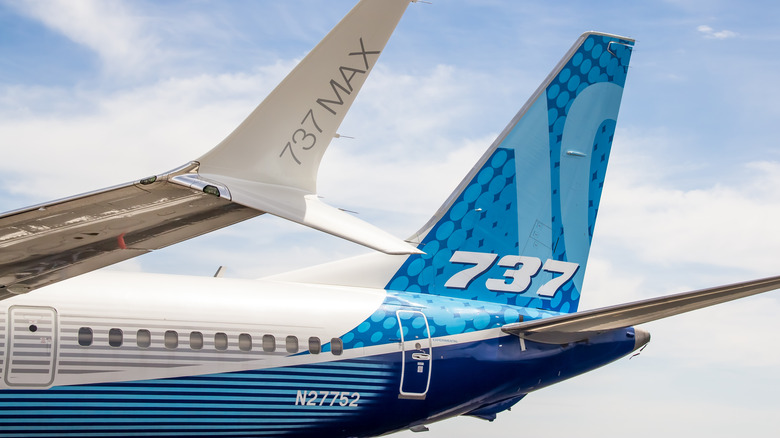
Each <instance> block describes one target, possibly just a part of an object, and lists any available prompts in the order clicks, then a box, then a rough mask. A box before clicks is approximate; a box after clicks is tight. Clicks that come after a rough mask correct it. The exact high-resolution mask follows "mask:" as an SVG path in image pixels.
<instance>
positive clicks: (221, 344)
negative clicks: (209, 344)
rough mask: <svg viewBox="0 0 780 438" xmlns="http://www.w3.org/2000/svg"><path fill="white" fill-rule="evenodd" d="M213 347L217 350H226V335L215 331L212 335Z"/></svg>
mask: <svg viewBox="0 0 780 438" xmlns="http://www.w3.org/2000/svg"><path fill="white" fill-rule="evenodd" d="M214 348H216V349H217V350H227V348H228V337H227V335H226V334H224V333H217V334H215V335H214Z"/></svg>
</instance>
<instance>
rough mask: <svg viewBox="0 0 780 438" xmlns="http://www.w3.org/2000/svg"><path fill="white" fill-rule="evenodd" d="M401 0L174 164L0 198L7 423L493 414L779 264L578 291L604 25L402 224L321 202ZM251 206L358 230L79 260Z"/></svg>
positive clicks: (602, 133) (211, 422)
mask: <svg viewBox="0 0 780 438" xmlns="http://www.w3.org/2000/svg"><path fill="white" fill-rule="evenodd" d="M408 4H409V1H408V0H393V1H387V0H384V1H377V0H373V1H372V0H363V1H361V2H360V3H359V4H358V5H357V6H356V7H355V9H353V11H352V12H351V13H350V14H349V15H347V16H346V17H345V18H344V20H342V22H341V23H339V24H338V25H337V26H336V28H334V30H333V31H332V32H331V33H330V34H328V36H326V37H325V39H324V40H323V41H322V42H321V43H320V44H319V45H318V46H317V47H316V48H315V49H314V50H312V52H311V53H310V54H309V55H308V56H307V57H306V58H304V60H303V61H301V63H300V64H299V66H298V67H296V69H295V70H294V71H293V72H291V73H290V75H289V76H288V77H287V78H286V79H285V80H284V81H283V82H282V83H281V84H280V85H279V86H278V87H277V88H276V89H275V90H274V91H273V92H272V93H271V94H270V95H269V96H268V97H267V98H266V100H265V101H263V103H261V105H260V106H259V107H258V108H257V109H256V110H255V111H254V112H253V113H252V114H251V115H250V116H249V117H248V118H247V120H246V121H245V122H244V123H242V124H241V125H240V126H239V127H238V128H237V129H236V131H234V132H233V133H232V134H231V135H230V136H228V137H227V138H226V139H225V141H223V142H222V143H220V144H219V145H218V146H217V147H216V148H215V149H213V150H212V151H210V152H208V153H206V154H205V155H203V156H201V157H199V158H198V159H196V160H193V161H192V162H190V163H188V164H185V165H184V166H182V167H181V168H178V169H175V170H173V171H171V172H166V173H163V174H160V175H156V176H153V177H148V178H142V179H139V180H137V181H134V182H132V183H129V184H124V185H120V186H116V187H112V188H108V189H103V190H99V191H97V192H93V193H89V194H85V195H79V196H76V197H73V198H68V199H65V200H60V201H54V202H50V203H46V204H42V205H36V206H33V207H28V208H25V209H21V210H17V211H14V212H9V213H6V214H4V215H2V216H0V236H2V237H0V244H2V246H3V252H2V255H1V256H0V264H2V266H3V272H2V274H1V275H2V277H1V278H2V283H3V285H2V288H1V289H2V298H3V299H2V301H0V315H2V316H0V319H2V321H1V322H0V335H2V339H3V342H2V344H3V345H2V346H0V354H1V355H2V366H0V373H1V374H2V383H0V386H1V387H2V389H3V390H2V391H0V407H2V410H0V430H2V432H3V434H4V435H5V436H137V435H142V434H143V435H153V436H182V435H184V436H198V435H209V436H212V435H213V436H278V435H290V436H311V435H318V436H376V435H381V434H385V433H390V432H393V431H399V430H406V429H411V430H414V431H422V430H425V428H426V425H427V424H430V423H433V422H436V421H440V420H444V419H447V418H451V417H455V416H459V415H470V416H474V417H478V418H483V419H488V420H491V419H494V418H496V414H498V413H499V412H502V411H504V410H506V409H508V408H509V407H511V406H513V405H514V404H515V403H517V402H519V401H520V400H521V399H522V398H523V397H525V396H526V395H527V394H528V393H531V392H533V391H536V390H538V389H541V388H544V387H547V386H550V385H552V384H554V383H558V382H560V381H563V380H565V379H568V378H571V377H573V376H576V375H578V374H581V373H583V372H586V371H588V370H591V369H593V368H596V367H599V366H602V365H605V364H607V363H609V362H612V361H614V360H616V359H618V358H620V357H624V356H625V355H628V354H631V353H632V352H634V351H636V350H637V349H638V348H641V347H642V346H643V345H645V344H646V343H647V342H648V341H649V334H648V333H646V332H644V331H642V330H641V329H637V328H634V326H635V325H637V324H641V323H644V322H649V321H652V320H655V319H659V318H664V317H667V316H671V315H675V314H679V313H682V312H686V311H690V310H694V309H697V308H701V307H706V306H709V305H712V304H717V303H720V302H725V301H729V300H732V299H736V298H741V297H744V296H749V295H752V294H756V293H761V292H765V291H768V290H772V289H775V288H777V287H778V286H780V278H778V277H773V278H769V279H763V280H757V281H752V282H747V283H742V284H736V285H729V286H722V287H716V288H711V289H706V290H702V291H695V292H689V293H685V294H678V295H674V296H667V297H661V298H657V299H651V300H645V301H641V302H636V303H628V304H622V305H617V306H612V307H608V308H603V309H595V310H590V311H585V312H577V307H578V303H579V297H580V295H581V288H582V279H583V277H584V271H585V267H586V263H587V257H588V252H589V248H590V242H591V239H592V236H593V233H594V225H595V219H596V215H597V212H598V208H599V205H600V195H601V189H602V187H603V182H604V180H603V178H604V173H605V171H606V164H607V162H608V159H609V152H610V148H611V145H612V138H613V135H614V130H615V124H616V118H617V113H618V109H619V104H620V99H621V96H622V91H623V86H624V84H625V78H626V73H627V67H628V63H629V61H630V58H631V53H632V52H631V50H632V47H633V44H634V41H633V40H631V39H629V38H625V37H619V36H614V35H609V34H602V33H597V32H588V33H585V34H583V35H582V36H581V37H580V38H579V39H578V40H577V41H576V42H575V43H574V45H573V46H572V48H571V49H570V50H569V51H568V52H567V53H566V54H565V55H564V57H563V59H562V60H561V62H560V63H559V64H558V65H557V66H556V67H555V68H554V69H553V71H552V73H551V74H550V76H548V78H547V79H545V81H544V82H543V83H542V85H541V86H540V87H539V89H538V90H537V92H535V93H534V94H533V95H532V97H531V99H530V100H529V101H528V103H526V105H524V106H523V107H522V108H521V109H520V111H519V112H518V114H517V115H516V116H515V117H514V118H513V119H512V120H511V121H510V123H509V124H508V125H507V128H506V129H505V130H504V131H503V132H502V133H501V134H500V135H499V137H498V138H497V139H496V141H495V142H494V143H493V144H492V145H490V147H489V148H488V149H487V151H486V152H485V154H484V155H483V156H482V158H481V159H480V160H479V161H478V162H477V163H475V165H474V167H473V169H472V170H471V171H470V172H469V173H468V174H467V175H466V176H465V178H464V179H463V182H462V183H461V184H460V185H459V186H458V187H457V188H456V189H455V190H454V191H453V193H452V195H450V197H449V198H448V199H447V200H446V201H445V202H444V204H443V205H442V207H441V208H440V209H439V210H438V211H437V212H436V213H435V214H434V215H433V216H432V218H431V219H430V220H429V222H428V223H426V224H424V225H423V226H422V227H421V229H420V230H419V231H418V232H416V233H414V234H413V235H412V236H410V237H409V238H408V239H406V240H400V239H397V238H395V237H394V236H391V235H389V234H387V233H385V232H383V231H381V230H379V229H377V228H375V227H373V226H371V225H369V224H366V223H364V222H362V221H359V220H358V219H356V218H355V216H353V215H350V214H349V213H346V212H344V211H342V210H339V209H335V208H332V207H329V206H327V205H325V204H324V203H323V202H322V201H321V200H320V199H319V198H318V197H317V196H316V176H317V171H318V167H319V162H320V160H321V158H322V155H323V154H324V152H325V150H326V147H327V145H328V143H329V140H330V139H331V138H333V137H334V136H335V135H336V130H337V128H338V126H339V124H340V123H341V120H342V119H343V117H344V115H345V114H346V112H347V110H348V107H349V106H350V105H351V103H352V102H353V101H354V98H355V96H356V95H357V94H358V92H359V90H360V87H361V86H362V84H363V83H364V81H365V79H366V77H367V76H368V74H369V73H370V71H371V69H372V68H373V66H374V65H375V63H376V61H377V58H378V57H379V55H380V53H381V52H382V50H383V48H384V44H385V43H386V42H387V39H388V38H389V37H390V34H391V33H392V31H393V29H394V28H395V25H396V23H397V22H398V20H400V18H401V16H402V15H403V13H404V11H405V9H406V7H407V6H408ZM602 64H603V65H602ZM583 139H585V140H583ZM263 213H270V214H272V215H275V216H278V217H281V218H284V219H288V220H291V221H293V222H297V223H301V224H303V225H307V226H310V227H313V228H315V229H318V230H321V231H325V232H328V233H330V234H334V235H336V236H339V237H342V238H345V239H348V240H351V241H354V242H357V243H360V244H363V245H365V246H367V247H369V248H373V249H375V250H378V252H375V253H371V254H368V255H365V256H359V257H355V258H351V259H348V260H343V261H337V262H333V263H330V264H326V265H323V266H315V267H313V268H309V269H304V270H299V271H296V272H291V273H286V274H281V275H277V276H273V277H270V278H267V279H263V280H237V279H227V278H219V277H215V278H207V277H182V276H165V275H151V274H145V275H140V274H122V273H116V272H111V273H107V272H91V273H88V272H90V271H94V270H96V269H98V268H100V267H103V266H107V265H110V264H112V263H116V262H118V261H121V260H126V259H128V258H132V257H135V256H138V255H141V254H144V253H147V252H149V251H152V250H156V249H159V248H162V247H165V246H168V245H171V244H174V243H177V242H180V241H182V240H186V239H189V238H192V237H195V236H198V235H201V234H203V233H206V232H209V231H212V230H215V229H218V228H221V227H225V226H228V225H231V224H233V223H236V222H240V221H242V220H246V219H249V218H252V217H255V216H259V215H261V214H263ZM564 230H566V232H565V234H564ZM82 274H84V275H82Z"/></svg>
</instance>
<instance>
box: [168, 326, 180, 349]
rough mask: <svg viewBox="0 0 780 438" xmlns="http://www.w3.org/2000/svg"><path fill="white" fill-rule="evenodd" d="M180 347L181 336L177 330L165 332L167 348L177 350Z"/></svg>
mask: <svg viewBox="0 0 780 438" xmlns="http://www.w3.org/2000/svg"><path fill="white" fill-rule="evenodd" d="M178 346H179V334H178V333H176V330H168V331H166V332H165V348H170V349H173V348H176V347H178Z"/></svg>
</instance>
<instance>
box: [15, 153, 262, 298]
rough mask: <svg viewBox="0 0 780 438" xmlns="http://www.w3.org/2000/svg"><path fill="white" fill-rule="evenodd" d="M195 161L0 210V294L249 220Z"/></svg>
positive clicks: (244, 210)
mask: <svg viewBox="0 0 780 438" xmlns="http://www.w3.org/2000/svg"><path fill="white" fill-rule="evenodd" d="M196 170H197V165H196V164H191V165H189V166H185V167H183V168H181V169H178V170H176V171H173V172H170V173H167V174H164V175H158V176H155V177H151V178H147V179H144V180H140V181H136V182H133V183H128V184H124V185H120V186H116V187H111V188H108V189H104V190H100V191H97V192H92V193H87V194H84V195H80V196H76V197H73V198H68V199H62V200H58V201H53V202H49V203H46V204H41V205H37V206H33V207H28V208H26V209H23V210H18V211H12V212H9V213H5V214H3V215H0V285H2V286H3V287H2V288H0V299H4V298H8V297H10V296H13V295H14V294H18V293H25V292H28V291H30V290H32V289H36V288H39V287H42V286H45V285H47V284H50V283H54V282H56V281H60V280H64V279H66V278H70V277H74V276H76V275H79V274H82V273H85V272H89V271H92V270H94V269H98V268H101V267H104V266H108V265H111V264H113V263H117V262H120V261H122V260H127V259H129V258H133V257H136V256H138V255H141V254H144V253H147V252H149V251H152V250H155V249H159V248H163V247H166V246H168V245H172V244H174V243H177V242H181V241H184V240H187V239H190V238H192V237H195V236H199V235H201V234H204V233H208V232H210V231H213V230H216V229H219V228H222V227H225V226H228V225H231V224H234V223H236V222H240V221H243V220H245V219H249V218H252V217H255V216H258V215H260V214H263V212H262V211H258V210H254V209H251V208H248V207H245V206H243V205H241V204H236V203H234V202H231V201H230V200H229V198H226V195H227V193H226V189H225V187H224V186H223V187H219V186H217V185H213V184H206V183H204V182H203V181H202V180H199V179H197V178H195V175H196V174H195V173H194V172H195V171H196Z"/></svg>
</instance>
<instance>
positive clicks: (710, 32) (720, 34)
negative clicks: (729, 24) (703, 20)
mask: <svg viewBox="0 0 780 438" xmlns="http://www.w3.org/2000/svg"><path fill="white" fill-rule="evenodd" d="M696 30H698V31H699V32H700V33H702V34H703V35H704V37H705V38H713V39H717V40H725V39H727V38H734V37H736V36H738V35H739V34H738V33H736V32H734V31H731V30H725V29H724V30H718V31H716V30H715V29H713V28H711V27H710V26H707V25H705V24H702V25H701V26H699V27H697V28H696Z"/></svg>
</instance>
